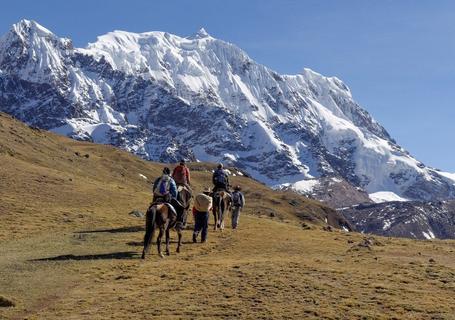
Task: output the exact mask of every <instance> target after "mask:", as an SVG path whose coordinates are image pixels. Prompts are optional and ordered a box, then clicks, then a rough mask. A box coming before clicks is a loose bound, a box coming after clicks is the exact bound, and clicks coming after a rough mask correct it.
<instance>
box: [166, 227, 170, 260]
mask: <svg viewBox="0 0 455 320" xmlns="http://www.w3.org/2000/svg"><path fill="white" fill-rule="evenodd" d="M169 229H170V228H169V225H168V226H167V227H166V255H168V256H169V255H170V254H171V253H170V251H169V242H171V235H170V230H169Z"/></svg>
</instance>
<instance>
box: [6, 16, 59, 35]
mask: <svg viewBox="0 0 455 320" xmlns="http://www.w3.org/2000/svg"><path fill="white" fill-rule="evenodd" d="M12 30H13V31H14V32H16V33H17V34H20V35H25V34H29V33H37V34H39V35H53V33H52V32H51V31H49V30H48V29H46V28H45V27H43V26H42V25H40V24H39V23H38V22H36V21H33V20H27V19H22V20H21V21H19V22H17V23H15V24H13V27H12Z"/></svg>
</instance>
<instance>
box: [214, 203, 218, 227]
mask: <svg viewBox="0 0 455 320" xmlns="http://www.w3.org/2000/svg"><path fill="white" fill-rule="evenodd" d="M213 218H214V220H215V222H214V224H213V230H215V231H216V229H217V226H218V208H217V207H214V208H213Z"/></svg>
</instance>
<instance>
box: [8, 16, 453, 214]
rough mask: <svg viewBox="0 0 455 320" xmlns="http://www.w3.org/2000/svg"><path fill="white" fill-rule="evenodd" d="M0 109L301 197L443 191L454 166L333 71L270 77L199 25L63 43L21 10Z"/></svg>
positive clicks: (439, 195) (444, 195)
mask: <svg viewBox="0 0 455 320" xmlns="http://www.w3.org/2000/svg"><path fill="white" fill-rule="evenodd" d="M0 110H1V111H5V112H8V113H10V114H12V115H14V116H15V117H17V118H19V119H21V120H23V121H25V122H27V123H28V124H31V125H33V126H37V127H41V128H45V129H49V130H52V131H54V132H57V133H60V134H64V135H68V136H71V137H74V138H77V139H85V140H91V141H94V142H99V143H107V144H113V145H116V146H119V147H121V148H124V149H126V150H129V151H131V152H133V153H136V154H138V155H140V156H142V157H144V158H147V159H152V160H160V161H169V162H172V161H176V160H177V159H179V158H181V157H184V158H187V159H191V160H201V161H223V162H227V163H229V164H230V165H234V166H236V167H238V168H241V169H242V170H244V171H246V172H248V173H249V174H251V175H252V176H253V177H255V178H257V179H258V180H260V181H262V182H264V183H267V184H268V185H271V186H278V187H289V188H295V189H299V190H303V191H306V192H307V193H308V194H310V195H311V194H312V193H314V192H313V191H314V190H315V187H316V186H318V185H319V186H320V185H327V186H328V188H329V187H330V186H331V185H333V184H338V183H342V184H343V186H344V188H347V189H349V190H350V192H351V194H353V193H356V192H357V193H358V194H357V195H356V199H357V200H359V201H358V202H360V199H363V200H365V201H368V196H367V193H369V194H371V193H378V192H387V193H389V194H394V195H396V196H397V197H401V198H404V199H409V200H412V199H413V200H433V199H449V198H455V176H454V175H451V174H448V173H443V172H439V171H437V170H435V169H433V168H430V167H427V166H425V165H424V164H422V163H421V162H419V161H418V160H416V159H415V158H413V157H412V156H411V155H410V154H409V153H408V152H407V151H405V150H404V149H403V148H401V147H400V146H399V145H398V144H397V143H396V142H395V141H394V140H393V139H392V138H391V137H390V136H389V134H388V133H387V131H386V130H385V129H384V128H383V127H382V126H381V125H380V124H379V123H377V122H376V121H375V120H374V119H373V118H372V117H371V116H370V115H369V114H368V112H366V111H365V110H364V109H362V108H361V107H360V106H359V105H358V104H357V103H356V102H355V101H354V99H353V97H352V94H351V91H350V90H349V88H348V87H347V86H346V85H345V84H344V83H343V82H342V81H340V80H339V79H338V78H335V77H324V76H322V75H320V74H318V73H316V72H314V71H311V70H309V69H304V70H303V71H302V72H301V73H300V74H297V75H280V74H278V73H277V72H274V71H273V70H271V69H269V68H267V67H265V66H263V65H261V64H258V63H256V62H255V61H253V60H252V59H251V58H249V57H248V55H247V54H246V53H245V52H244V51H242V50H241V49H240V48H238V47H236V46H235V45H233V44H231V43H228V42H225V41H221V40H218V39H215V38H213V37H211V36H210V35H209V34H208V33H207V32H206V31H205V30H203V29H201V30H200V31H199V32H197V33H196V34H195V35H193V36H191V37H186V38H184V37H179V36H176V35H172V34H169V33H166V32H146V33H131V32H125V31H114V32H111V33H108V34H106V35H103V36H100V37H98V39H97V41H96V42H95V43H90V44H89V45H88V46H87V47H86V48H73V46H72V43H71V40H69V39H63V38H59V37H57V36H56V35H54V34H53V33H52V32H50V31H49V30H47V29H46V28H44V27H42V26H40V25H39V24H37V23H36V22H33V21H27V20H22V21H20V22H19V23H17V24H15V25H14V26H13V27H12V29H11V30H10V31H9V32H8V33H7V34H6V35H4V36H3V37H2V38H1V39H0ZM316 189H317V188H316ZM329 189H330V188H329ZM326 191H327V192H330V191H329V190H328V189H326ZM365 192H366V193H365ZM320 193H321V192H320ZM316 194H317V193H315V195H316ZM341 198H342V197H341ZM341 198H340V199H341ZM351 198H352V197H351ZM341 200H342V201H341ZM341 200H340V205H343V204H344V203H345V202H346V201H348V202H349V201H351V202H352V200H349V199H346V197H345V198H344V199H341ZM335 202H336V201H335ZM348 204H349V205H351V204H352V203H348Z"/></svg>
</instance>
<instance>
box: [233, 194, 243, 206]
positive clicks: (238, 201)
mask: <svg viewBox="0 0 455 320" xmlns="http://www.w3.org/2000/svg"><path fill="white" fill-rule="evenodd" d="M232 205H233V206H234V207H240V206H241V205H242V195H241V194H240V192H234V193H233V194H232Z"/></svg>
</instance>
